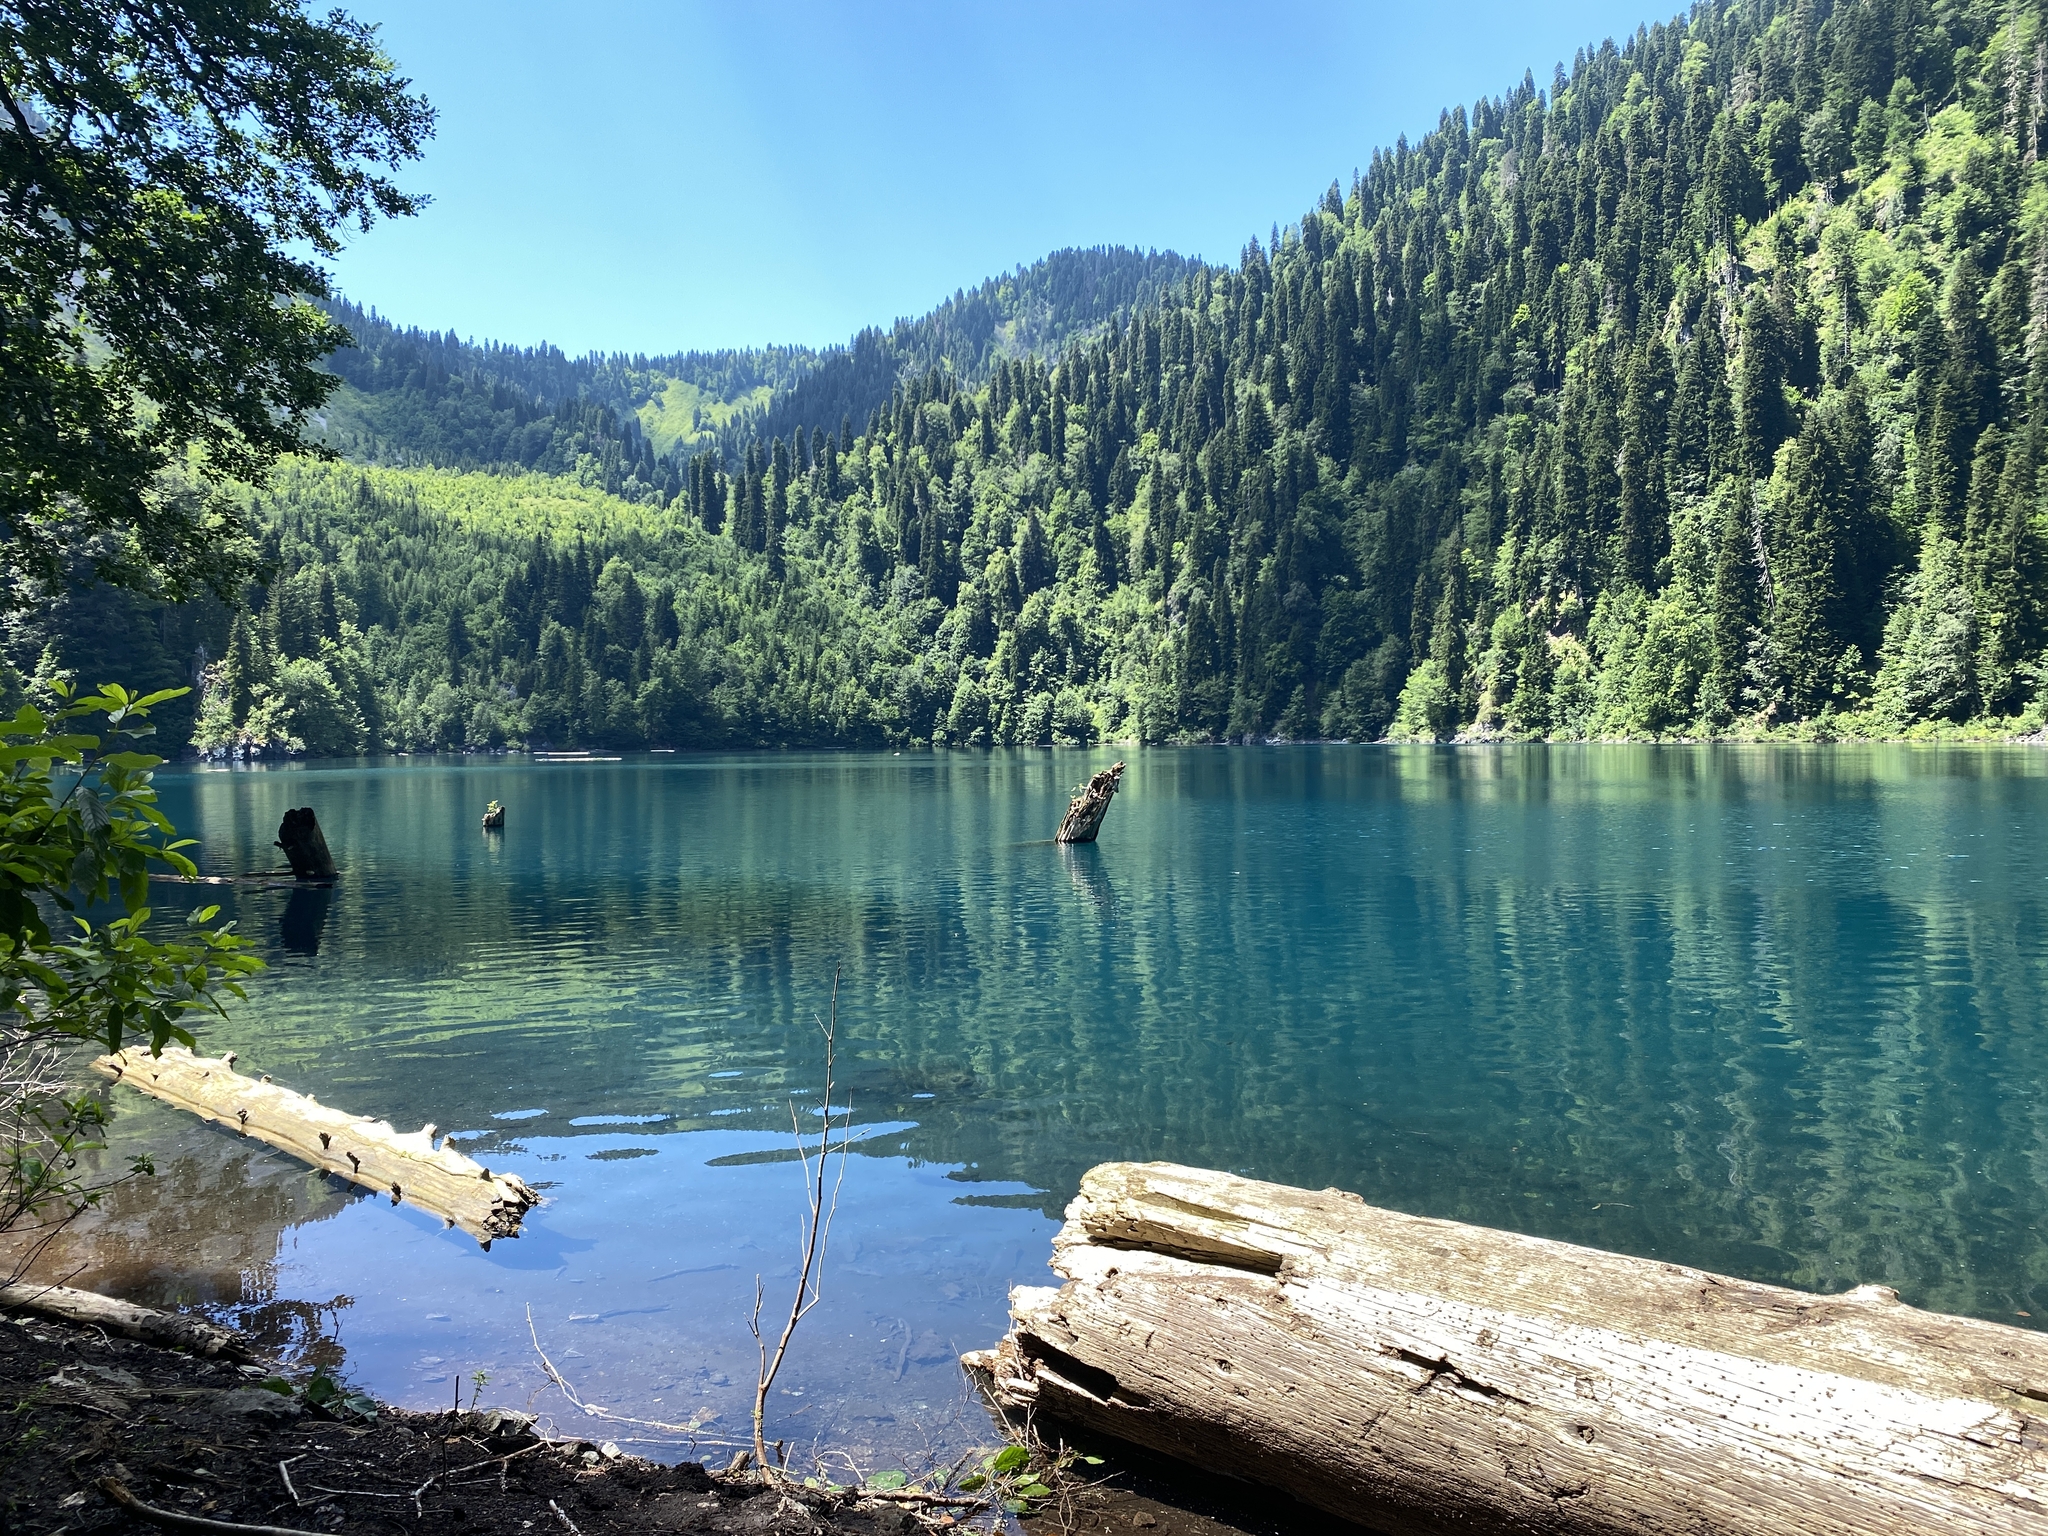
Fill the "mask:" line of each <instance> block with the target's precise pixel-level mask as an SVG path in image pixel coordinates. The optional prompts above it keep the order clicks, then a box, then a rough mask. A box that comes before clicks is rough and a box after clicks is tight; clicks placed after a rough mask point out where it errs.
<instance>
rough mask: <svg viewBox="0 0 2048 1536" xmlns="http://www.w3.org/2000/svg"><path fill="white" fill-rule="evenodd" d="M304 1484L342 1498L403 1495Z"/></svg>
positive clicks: (385, 1497) (400, 1495) (397, 1497)
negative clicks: (336, 1494)
mask: <svg viewBox="0 0 2048 1536" xmlns="http://www.w3.org/2000/svg"><path fill="white" fill-rule="evenodd" d="M306 1486H307V1487H308V1488H310V1489H312V1490H313V1491H314V1492H315V1493H338V1494H340V1495H341V1496H342V1497H343V1498H348V1499H402V1498H404V1497H405V1495H404V1494H402V1493H374V1492H372V1491H371V1490H370V1489H368V1488H323V1487H321V1486H320V1485H319V1484H318V1483H308V1484H306Z"/></svg>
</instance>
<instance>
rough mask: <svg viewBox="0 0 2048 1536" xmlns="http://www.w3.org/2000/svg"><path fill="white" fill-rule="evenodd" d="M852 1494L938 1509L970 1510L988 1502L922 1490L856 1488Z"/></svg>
mask: <svg viewBox="0 0 2048 1536" xmlns="http://www.w3.org/2000/svg"><path fill="white" fill-rule="evenodd" d="M854 1492H855V1494H857V1495H858V1496H859V1497H861V1498H863V1499H886V1500H887V1501H888V1502H889V1503H891V1504H929V1505H932V1506H933V1507H935V1508H940V1509H972V1508H974V1507H975V1506H977V1505H981V1504H986V1503H987V1502H988V1500H987V1499H985V1498H970V1497H969V1496H968V1495H966V1494H964V1493H963V1494H950V1493H926V1492H925V1491H924V1490H923V1489H922V1488H856V1489H855V1490H854Z"/></svg>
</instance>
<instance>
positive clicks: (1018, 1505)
mask: <svg viewBox="0 0 2048 1536" xmlns="http://www.w3.org/2000/svg"><path fill="white" fill-rule="evenodd" d="M1030 1508H1031V1506H1030V1505H1029V1504H1026V1503H1025V1502H1024V1501H1023V1500H1022V1499H1005V1500H1003V1513H1004V1514H1006V1515H1021V1514H1025V1513H1027V1512H1028V1511H1029V1510H1030Z"/></svg>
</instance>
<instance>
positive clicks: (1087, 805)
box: [1053, 763, 1124, 843]
mask: <svg viewBox="0 0 2048 1536" xmlns="http://www.w3.org/2000/svg"><path fill="white" fill-rule="evenodd" d="M1123 777H1124V765H1123V764H1122V763H1118V764H1116V765H1115V766H1114V767H1110V768H1105V769H1103V770H1102V772H1100V773H1098V774H1096V775H1095V777H1094V778H1092V779H1090V780H1089V781H1088V783H1087V786H1086V787H1085V788H1084V789H1083V790H1082V791H1081V793H1079V794H1078V795H1076V796H1074V798H1073V799H1072V800H1070V801H1068V802H1067V814H1066V815H1065V816H1063V817H1061V818H1060V829H1059V831H1058V832H1056V833H1054V834H1053V841H1054V842H1056V843H1092V842H1094V841H1095V834H1096V833H1098V832H1100V831H1101V830H1102V818H1103V817H1105V816H1107V815H1108V814H1109V802H1110V801H1111V800H1113V799H1115V798H1116V792H1117V787H1118V786H1119V785H1120V784H1122V783H1123Z"/></svg>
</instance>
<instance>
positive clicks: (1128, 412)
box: [11, 0, 2048, 752]
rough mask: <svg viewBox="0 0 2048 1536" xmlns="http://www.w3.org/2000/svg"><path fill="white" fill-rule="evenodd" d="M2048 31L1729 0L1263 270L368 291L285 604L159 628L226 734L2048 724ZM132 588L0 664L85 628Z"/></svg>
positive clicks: (1638, 43) (1461, 138) (305, 481)
mask: <svg viewBox="0 0 2048 1536" xmlns="http://www.w3.org/2000/svg"><path fill="white" fill-rule="evenodd" d="M2044 36H2048V35H2044V33H2043V31H2042V17H2041V15H2040V14H2039V12H2038V11H2037V10H2035V9H2032V8H2027V9H2018V8H2014V9H1999V8H1995V7H1992V6H1989V5H1983V4H1968V3H1965V4H1931V3H1928V0H1839V3H1836V4H1833V5H1829V4H1826V3H1824V0H1822V3H1815V0H1798V3H1796V4H1789V5H1783V4H1777V3H1774V0H1736V3H1728V4H1713V5H1704V6H1701V7H1699V8H1698V9H1697V10H1695V11H1694V13H1693V14H1692V15H1691V16H1690V18H1688V19H1685V20H1681V21H1678V22H1674V23H1671V24H1668V25H1661V26H1656V27H1652V28H1648V29H1646V30H1643V31H1639V32H1638V33H1637V34H1636V35H1635V37H1634V38H1633V39H1632V40H1630V41H1629V43H1628V44H1627V46H1626V47H1621V48H1617V47H1616V46H1614V45H1612V44H1609V45H1606V46H1603V47H1602V48H1600V49H1599V50H1597V51H1593V52H1586V53H1582V54H1581V55H1580V56H1579V57H1578V58H1576V59H1575V60H1574V62H1573V65H1572V67H1571V69H1570V70H1569V71H1565V70H1563V69H1560V70H1558V71H1557V73H1556V75H1555V77H1554V78H1553V79H1552V80H1551V81H1550V82H1549V83H1548V85H1547V87H1539V85H1538V84H1537V82H1536V81H1535V80H1534V79H1532V78H1527V77H1525V78H1524V80H1523V82H1522V83H1521V84H1520V85H1519V86H1518V87H1516V88H1515V89H1513V90H1511V91H1509V92H1507V93H1506V94H1505V95H1502V96H1498V97H1486V98H1482V99H1480V100H1479V101H1477V102H1476V103H1475V104H1474V105H1473V106H1472V107H1471V108H1470V109H1465V108H1458V109H1454V110H1453V111H1451V112H1449V113H1447V114H1445V115H1444V116H1443V118H1442V119H1441V121H1440V122H1439V124H1438V125H1437V127H1436V129H1435V130H1434V131H1433V132H1431V133H1429V134H1428V135H1426V136H1425V137H1423V138H1422V139H1421V140H1420V142H1418V143H1414V144H1410V143H1409V142H1407V141H1406V140H1405V139H1404V140H1402V141H1400V142H1399V143H1397V144H1396V145H1395V146H1394V147H1393V148H1392V149H1389V150H1385V151H1382V152H1379V153H1377V154H1375V155H1374V156H1373V158H1372V161H1371V165H1370V169H1369V170H1368V171H1366V172H1365V173H1364V174H1363V175H1361V176H1359V177H1357V178H1356V179H1355V180H1354V181H1353V182H1352V184H1351V185H1350V186H1349V187H1348V188H1347V187H1345V186H1342V185H1337V184H1333V185H1332V186H1331V187H1330V189H1329V191H1328V193H1327V194H1326V195H1325V196H1324V197H1323V198H1322V199H1321V201H1320V202H1319V203H1318V204H1317V205H1316V206H1315V207H1313V208H1311V209H1310V210H1309V211H1308V212H1307V213H1305V214H1304V215H1303V216H1302V217H1301V218H1300V220H1299V221H1298V222H1296V223H1294V224H1292V225H1289V226H1288V227H1286V228H1285V229H1276V230H1275V231H1274V234H1273V238H1272V239H1271V241H1270V242H1268V243H1263V244H1262V243H1260V242H1258V241H1256V240H1255V241H1253V242H1252V243H1251V244H1250V245H1249V246H1248V247H1247V248H1246V250H1245V251H1244V253H1243V257H1242V259H1241V261H1240V262H1239V264H1238V265H1237V266H1235V267H1234V268H1230V269H1227V270H1225V269H1220V268H1212V267H1206V266H1200V265H1196V264H1191V263H1180V262H1178V261H1177V260H1176V259H1170V258H1155V259H1153V264H1152V265H1151V266H1150V267H1149V268H1146V269H1143V270H1139V269H1138V268H1137V267H1135V266H1134V265H1130V264H1126V266H1125V267H1124V268H1120V269H1119V270H1118V271H1117V272H1116V273H1115V274H1113V275H1103V274H1098V276H1097V278H1096V279H1095V280H1094V281H1092V283H1086V284H1075V285H1072V286H1073V287H1074V289H1075V290H1076V291H1081V290H1085V292H1086V294H1088V295H1095V296H1101V295H1108V296H1109V303H1108V305H1107V308H1106V309H1105V308H1103V307H1101V306H1099V305H1098V306H1097V308H1096V310H1095V311H1094V312H1093V313H1092V314H1084V313H1079V312H1077V310H1085V309H1086V305H1085V304H1084V303H1080V302H1079V301H1077V300H1076V299H1075V298H1074V297H1073V294H1072V293H1070V292H1067V291H1066V290H1062V289H1060V288H1059V286H1058V284H1057V283H1056V282H1053V281H1048V282H1046V283H1043V284H1041V285H1040V288H1039V289H1038V290H1035V291H1033V292H1031V293H1025V292H1024V291H1023V286H1022V285H1019V284H1018V282H1017V280H1016V279H1012V280H1010V281H1011V283H1012V292H1013V297H1012V298H1011V299H1010V300H1009V301H1007V302H1008V309H1007V310H1005V309H1003V307H1002V302H1001V301H1002V295H1001V294H1000V293H996V294H994V296H993V297H991V296H990V295H991V289H990V288H984V290H982V291H981V296H982V298H981V301H980V302H981V308H980V309H979V310H977V309H976V307H975V304H974V303H970V302H969V300H968V297H967V296H960V297H956V299H955V300H954V301H953V304H952V306H950V312H949V311H941V312H940V313H941V315H948V316H949V318H948V319H947V320H946V321H945V322H944V323H943V324H939V323H937V322H935V321H929V322H927V331H926V332H925V334H924V335H922V336H915V337H913V336H907V335H906V332H905V328H904V327H901V326H899V327H898V329H897V330H896V332H894V333H891V334H890V335H888V336H883V335H882V334H880V333H871V334H870V335H868V336H864V337H863V338H860V339H858V340H857V341H856V342H855V344H854V345H853V346H851V347H850V348H847V349H845V350H844V351H843V352H840V353H838V354H835V355H834V356H833V357H831V358H829V359H823V360H821V359H816V358H809V357H799V356H797V355H795V354H788V353H773V352H761V353H748V354H723V355H722V360H721V359H713V358H699V359H680V360H669V361H668V362H666V363H664V364H663V365H662V366H661V367H659V368H657V367H655V366H653V365H645V366H643V362H644V360H641V359H633V360H631V362H627V361H625V360H612V361H609V362H595V361H593V362H590V363H588V364H582V365H568V364H565V363H564V362H563V361H562V360H560V359H559V358H557V357H553V356H541V355H538V354H532V353H514V352H511V351H508V350H506V349H467V348H464V349H457V348H455V345H454V344H453V343H452V342H449V341H448V340H447V339H446V338H438V337H431V336H421V335H420V334H419V333H416V332H407V333H400V332H397V331H394V330H391V329H389V328H388V327H387V328H382V329H379V328H378V327H375V326H371V325H367V324H365V321H366V319H367V317H363V316H361V315H360V314H358V313H356V312H353V311H351V312H348V313H347V314H346V315H345V317H344V318H345V319H346V322H347V323H348V324H349V325H350V326H351V328H353V329H356V330H357V334H358V336H359V338H360V339H361V341H360V344H359V348H358V350H357V352H356V353H355V354H354V355H353V356H351V355H349V354H344V355H343V356H342V357H341V358H339V359H337V361H336V365H335V366H336V367H337V369H338V370H339V371H340V372H342V374H343V376H344V377H345V378H347V379H348V380H349V381H350V383H351V386H352V389H351V390H350V391H349V392H347V395H346V398H343V399H339V400H338V401H337V402H336V406H335V408H334V416H335V425H334V427H333V430H332V435H331V438H330V440H331V441H334V442H336V443H337V444H338V445H339V446H340V447H341V448H342V449H343V451H344V452H345V453H347V454H349V455H350V456H351V457H355V458H357V459H359V460H361V461H362V464H361V465H360V466H358V467H348V466H312V465H307V466H303V467H301V468H299V469H297V470H292V471H288V472H286V473H283V474H281V475H279V476H278V478H277V480H276V482H275V483H274V484H273V485H272V486H271V487H270V488H269V489H267V490H266V491H265V492H263V493H262V494H261V496H260V497H259V498H257V502H256V505H257V509H258V513H259V515H260V517H261V519H262V520H263V523H264V525H265V527H266V528H267V529H268V537H269V539H270V541H271V545H270V547H271V550H272V553H273V554H274V556H275V572H276V574H275V577H274V579H273V580H272V581H271V582H269V583H268V584H267V585H265V586H261V587H258V588H256V589H254V590H252V592H251V593H250V598H249V612H248V613H246V614H244V615H241V616H238V617H237V616H232V615H229V614H228V613H227V612H226V611H225V610H221V611H219V612H216V613H213V614H212V615H211V617H207V616H206V615H204V614H201V615H198V616H196V617H195V616H192V615H159V616H157V618H156V619H155V620H154V622H153V623H150V624H146V625H145V628H146V629H147V631H148V633H149V634H150V635H151V636H153V637H154V638H153V639H152V641H151V643H152V645H154V646H155V647H156V649H157V650H158V651H161V653H162V656H163V659H164V663H165V665H167V666H182V665H185V664H186V662H185V660H184V658H185V657H188V656H190V655H191V654H192V651H191V649H190V648H191V647H194V646H199V645H207V646H210V649H209V650H208V651H207V655H208V657H210V658H211V659H210V660H209V661H208V665H207V669H206V672H205V678H206V688H205V696H204V702H203V707H201V708H200V709H199V710H198V714H197V719H196V722H195V724H196V731H197V736H196V739H197V740H198V741H200V742H201V743H202V744H204V745H207V746H210V747H214V748H226V747H230V746H232V745H234V744H237V743H241V744H245V745H256V744H260V743H263V742H271V743H278V742H291V741H296V742H299V743H302V744H303V745H304V747H305V748H306V749H307V750H309V751H320V752H327V751H346V750H356V749H361V748H366V747H376V746H379V745H395V746H404V747H427V746H442V747H457V746H463V745H471V746H475V745H483V744H494V743H502V742H519V741H528V742H536V743H537V742H549V743H554V744H558V745H561V744H569V743H578V742H587V743H600V742H602V743H607V744H612V745H621V746H626V745H633V744H639V743H647V744H663V745H676V746H688V745H714V744H734V745H739V744H764V745H777V744H790V745H794V744H821V745H822V744H854V743H883V742H906V743H907V742H932V743H943V744H981V743H1031V742H1043V741H1051V740H1075V741H1080V740H1089V739H1096V738H1102V737H1120V738H1123V737H1127V738H1135V739H1140V740H1147V741H1172V740H1218V739H1242V738H1246V737H1272V736H1278V737H1288V738H1306V737H1316V736H1327V737H1342V738H1350V739H1372V738H1378V737H1382V736H1386V735H1389V734H1391V735H1395V736H1399V737H1408V738H1440V739H1441V738H1449V737H1452V736H1454V735H1459V736H1465V737H1468V738H1498V737H1514V738H1532V737H1552V738H1578V737H1586V736H1620V735H1630V736H1642V735H1658V734H1706V733H1719V734H1738V735H1756V734H1764V733H1794V734H1805V735H1829V734H1856V733H1884V734H1898V733H1904V732H1913V731H1918V732H1929V731H1942V730H1951V729H1956V728H1959V727H1965V726H1967V727H1968V728H1971V729H1977V730H1989V731H2010V730H2020V731H2029V730H2037V729H2039V728H2040V726H2041V723H2042V720H2041V715H2042V708H2043V705H2042V702H2041V700H2040V698H2039V693H2040V689H2041V685H2042V683H2043V681H2044V671H2043V662H2042V652H2043V646H2044V643H2048V632H2044V624H2048V613H2044V611H2043V610H2044V600H2048V586H2044V580H2048V568H2044V547H2043V539H2044V534H2048V529H2044V526H2043V518H2042V507H2041V491H2042V486H2041V460H2042V458H2043V456H2044V454H2048V440H2044V426H2048V230H2044V229H2043V225H2042V214H2043V211H2044V182H2043V172H2042V170H2041V167H2040V165H2039V149H2040V136H2041V126H2042V120H2043V116H2044V91H2048V51H2044V47H2043V41H2044ZM1019 296H1021V297H1019ZM1062 306H1066V308H1064V309H1063V308H1062ZM1031 315H1035V316H1036V317H1037V318H1036V319H1035V320H1034V319H1029V318H1028V317H1029V316H1031ZM1020 322H1021V323H1020ZM578 368H580V369H582V372H580V373H578V372H576V369H578ZM693 369H701V371H698V372H693V371H691V370H693ZM657 375H658V376H659V377H660V378H661V379H662V380H663V381H665V382H664V383H663V384H662V386H661V388H662V389H664V390H665V389H669V388H681V387H685V386H687V387H688V388H690V389H693V390H697V391H699V392H700V393H699V403H697V404H695V405H693V406H692V408H691V409H692V411H693V412H694V413H695V414H694V418H693V420H692V422H691V424H690V425H691V431H690V433H689V434H687V435H686V434H684V433H681V432H677V431H673V430H671V431H669V432H668V434H667V436H666V438H662V437H660V436H658V435H657V434H656V433H655V432H654V431H653V430H651V428H650V425H649V422H648V420H647V414H648V413H647V411H646V406H647V405H648V403H649V401H650V400H652V399H654V398H655V397H656V393H657V392H656V391H655V390H654V388H653V385H652V383H651V382H650V381H652V380H653V379H654V378H655V377H656V376H657ZM380 401H381V402H383V403H382V404H381V405H379V404H378V402H380ZM451 401H452V402H453V403H452V404H451ZM704 401H709V402H712V403H713V404H714V405H715V406H716V407H717V411H716V412H707V410H706V407H705V405H704V404H703V403H702V402H704ZM350 412H353V413H354V414H353V416H351V415H350V414H349V413H350ZM379 412H381V414H379ZM707 422H708V425H707ZM671 426H673V423H671ZM350 433H356V434H357V436H356V437H354V438H351V437H350V435H349V434H350ZM425 464H436V465H440V466H444V467H443V468H439V469H425V468H420V467H416V466H420V465H425ZM371 465H389V466H415V467H411V468H404V467H399V468H372V467H369V466H371ZM472 466H473V467H472ZM127 602H130V600H128V599H125V598H108V599H74V600H72V604H71V609H70V610H69V612H70V615H71V616H70V617H66V616H65V615H63V614H57V615H45V616H43V618H42V619H40V620H39V621H37V622H39V623H40V624H41V625H42V628H41V629H36V628H35V627H34V625H32V624H24V626H22V627H18V629H17V633H16V634H15V636H14V638H13V640H12V642H11V645H12V650H13V653H14V654H15V655H16V656H17V658H19V660H18V662H17V664H18V665H21V666H23V667H24V669H26V667H27V665H28V664H29V663H30V662H36V657H40V661H39V662H36V664H38V665H40V666H42V667H44V668H50V667H56V666H80V667H87V668H88V669H90V667H91V665H92V664H93V663H94V662H100V663H102V664H104V661H105V658H104V657H103V656H90V657H89V653H90V652H91V651H92V650H93V648H94V642H92V641H91V638H90V637H91V636H92V635H93V634H97V633H99V632H100V631H102V630H106V629H108V628H109V627H116V628H117V627H118V624H119V623H121V622H135V621H137V620H140V619H143V618H146V615H143V614H141V613H140V612H139V611H138V612H137V613H135V614H131V615H128V616H127V618H126V619H125V620H123V619H122V618H121V616H120V615H118V614H117V615H112V616H107V615H102V616H100V617H99V618H94V617H92V614H91V613H90V612H88V610H91V609H92V608H93V605H94V604H95V603H99V604H101V605H102V606H104V605H105V604H107V603H116V604H119V603H127ZM136 606H137V607H138V610H139V606H140V605H136ZM96 626H97V627H96ZM208 633H210V634H211V636H212V639H211V640H210V641H209V640H208V638H207V636H208ZM38 645H40V646H41V647H42V648H41V649H40V650H38V649H37V647H38ZM31 652H33V653H34V654H33V655H31V654H30V653H31ZM152 654H153V655H154V654H155V652H152ZM96 675H97V673H95V676H96ZM110 675H111V674H110ZM144 681H147V679H144Z"/></svg>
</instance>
